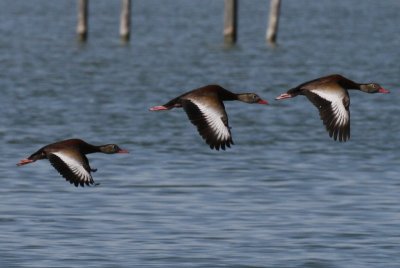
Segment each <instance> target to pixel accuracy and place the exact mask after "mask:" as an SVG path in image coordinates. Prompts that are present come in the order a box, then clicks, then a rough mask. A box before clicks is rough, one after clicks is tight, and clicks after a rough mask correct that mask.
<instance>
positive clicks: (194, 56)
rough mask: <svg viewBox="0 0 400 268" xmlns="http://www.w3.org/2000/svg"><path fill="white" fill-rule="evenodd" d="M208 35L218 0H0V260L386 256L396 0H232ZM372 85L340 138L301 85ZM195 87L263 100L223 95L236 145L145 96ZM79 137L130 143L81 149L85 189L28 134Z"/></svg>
mask: <svg viewBox="0 0 400 268" xmlns="http://www.w3.org/2000/svg"><path fill="white" fill-rule="evenodd" d="M239 4H240V6H239V31H238V43H237V45H236V46H234V47H231V48H229V47H226V46H224V45H223V38H222V22H223V18H222V10H223V1H183V0H182V1H181V0H180V1H175V0H174V1H172V0H168V1H161V0H151V1H150V0H146V1H133V7H132V10H133V15H132V28H133V29H132V40H131V43H130V44H129V45H126V46H124V45H121V44H120V42H119V37H118V27H119V22H118V19H119V10H120V1H90V20H89V27H90V29H89V40H88V43H87V44H86V45H80V44H78V43H77V42H76V39H75V26H76V1H67V0H64V1H13V0H2V1H1V2H0V36H1V38H0V92H1V99H0V111H1V116H0V142H1V148H2V149H1V155H2V158H1V160H2V161H1V162H0V170H1V188H0V266H1V267H305V268H308V267H311V268H312V267H346V268H347V267H351V268H365V267H374V268H376V267H382V268H383V267H385V268H388V267H389V268H390V267H400V254H399V252H400V181H399V180H400V176H399V175H400V165H399V164H400V153H399V149H400V140H399V132H400V126H399V125H400V124H399V112H400V109H399V107H400V106H399V101H400V97H399V86H400V76H399V74H400V63H399V62H400V49H399V48H400V31H399V25H400V16H399V10H400V1H397V0H386V1H373V0H369V1H356V0H351V1H348V0H340V1H329V0H322V1H306V0H298V1H286V0H285V1H283V3H282V17H281V20H280V25H279V35H278V43H279V45H278V46H277V47H276V48H271V47H269V46H267V45H266V44H265V41H264V38H265V37H264V36H265V29H266V22H267V16H268V6H269V2H268V1H240V3H239ZM330 73H341V74H343V75H345V76H347V77H349V78H351V79H353V80H355V81H360V82H369V81H376V82H379V83H380V84H381V85H382V86H383V87H385V88H387V89H389V90H391V94H389V95H384V94H374V95H372V94H371V95H370V94H363V93H361V92H351V93H350V96H351V116H352V121H351V130H352V133H351V135H352V136H351V140H350V141H349V142H347V143H339V142H334V141H333V140H332V139H330V138H329V136H328V133H327V132H326V131H325V129H324V126H323V124H322V122H321V121H320V119H319V115H318V112H317V110H316V109H315V107H313V106H312V104H311V103H310V102H309V101H308V100H307V99H306V98H304V97H301V96H300V97H297V98H295V99H292V100H286V101H282V102H277V101H274V97H276V96H277V95H279V94H280V93H282V92H284V91H286V90H287V89H289V88H291V87H293V86H295V85H297V84H299V83H301V82H304V81H307V80H309V79H313V78H316V77H319V76H322V75H326V74H330ZM210 83H218V84H221V85H222V86H224V87H226V88H228V89H230V90H232V91H235V92H243V91H244V92H246V91H254V92H256V93H259V94H260V95H261V96H262V97H263V98H265V99H267V100H269V101H270V105H269V106H262V105H247V104H244V103H239V102H231V103H227V104H226V108H227V112H228V114H229V118H230V124H231V126H232V133H233V139H234V141H235V145H234V146H233V147H232V148H231V149H229V150H227V151H225V152H224V151H220V152H217V151H212V150H210V149H209V148H208V146H207V145H206V144H205V143H204V142H203V140H202V139H201V138H200V136H199V135H198V134H197V131H196V129H195V128H194V127H193V126H192V125H191V123H190V122H189V121H188V120H187V117H186V115H185V114H184V112H183V111H182V110H178V109H176V110H171V111H168V112H149V111H148V108H149V107H151V106H153V105H160V104H163V103H165V102H166V101H168V100H169V99H171V98H173V97H175V96H177V95H178V94H181V93H182V92H184V91H188V90H191V89H193V88H196V87H200V86H203V85H206V84H210ZM72 137H79V138H82V139H84V140H86V141H88V142H90V143H94V144H104V143H117V144H119V145H120V146H121V147H123V148H126V149H128V150H130V151H131V154H129V155H102V154H93V155H89V159H90V161H91V165H92V166H93V167H95V168H98V172H96V173H94V179H95V181H96V182H98V183H100V185H99V186H97V187H91V188H87V187H85V188H75V187H73V186H72V185H70V184H69V183H67V182H66V181H65V180H64V179H63V178H62V177H61V176H59V174H58V173H57V172H56V171H55V170H54V169H53V168H52V167H51V165H50V164H49V163H48V161H38V162H36V163H34V164H31V165H27V166H23V167H16V166H15V164H16V163H17V162H18V161H19V160H20V159H22V158H25V157H27V156H28V155H30V154H31V153H33V152H34V151H36V150H37V149H38V148H40V147H41V146H43V145H45V144H48V143H51V142H54V141H57V140H62V139H66V138H72Z"/></svg>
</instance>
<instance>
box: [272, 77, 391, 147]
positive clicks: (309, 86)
mask: <svg viewBox="0 0 400 268" xmlns="http://www.w3.org/2000/svg"><path fill="white" fill-rule="evenodd" d="M349 89H356V90H361V91H363V92H366V93H389V91H388V90H386V89H384V88H383V87H381V86H380V85H379V84H377V83H367V84H359V83H356V82H353V81H351V80H349V79H347V78H346V77H343V76H341V75H339V74H333V75H328V76H325V77H321V78H317V79H315V80H311V81H308V82H305V83H303V84H301V85H298V86H297V87H295V88H292V89H290V90H288V91H287V92H286V93H283V94H281V95H280V96H278V97H277V98H276V100H282V99H287V98H293V97H296V96H297V95H305V96H306V97H307V98H308V99H309V100H310V101H311V102H312V103H313V104H314V105H315V106H316V107H317V108H318V110H319V114H320V117H321V120H322V121H323V122H324V125H325V127H326V129H327V131H329V136H330V137H333V139H334V140H337V139H339V141H343V142H345V141H347V140H348V139H350V110H349V106H350V97H349V93H348V91H347V90H349Z"/></svg>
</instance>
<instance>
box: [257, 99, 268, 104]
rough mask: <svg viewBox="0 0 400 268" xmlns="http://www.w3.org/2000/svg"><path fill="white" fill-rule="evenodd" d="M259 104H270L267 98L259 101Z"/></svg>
mask: <svg viewBox="0 0 400 268" xmlns="http://www.w3.org/2000/svg"><path fill="white" fill-rule="evenodd" d="M258 104H268V101H266V100H259V101H258Z"/></svg>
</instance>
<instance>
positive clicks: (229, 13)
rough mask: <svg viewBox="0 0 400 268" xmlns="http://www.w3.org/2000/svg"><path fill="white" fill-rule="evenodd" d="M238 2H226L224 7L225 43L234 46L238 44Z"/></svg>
mask: <svg viewBox="0 0 400 268" xmlns="http://www.w3.org/2000/svg"><path fill="white" fill-rule="evenodd" d="M237 9H238V1H237V0H225V5H224V42H225V43H228V44H233V43H235V42H236V33H237Z"/></svg>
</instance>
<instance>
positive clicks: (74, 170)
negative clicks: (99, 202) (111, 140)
mask: <svg viewBox="0 0 400 268" xmlns="http://www.w3.org/2000/svg"><path fill="white" fill-rule="evenodd" d="M91 153H105V154H115V153H128V151H127V150H123V149H121V148H119V147H118V145H116V144H106V145H100V146H95V145H91V144H89V143H86V142H85V141H83V140H80V139H69V140H63V141H58V142H55V143H52V144H49V145H46V146H44V147H42V148H40V149H39V150H38V151H37V152H35V153H34V154H32V155H31V156H29V157H28V158H26V159H22V160H21V161H20V162H19V163H18V164H17V166H22V165H26V164H30V163H33V162H35V161H36V160H41V159H45V158H47V159H48V160H49V161H50V163H51V165H52V166H53V167H54V168H55V169H56V170H57V171H58V172H59V173H60V174H61V175H62V176H63V177H64V178H65V179H66V180H67V181H69V182H70V183H71V184H72V183H73V184H74V185H75V186H79V185H80V186H85V185H88V186H89V185H91V184H93V183H94V181H93V178H92V175H91V172H95V171H96V170H97V169H92V168H91V167H90V165H89V160H88V159H87V157H86V154H91Z"/></svg>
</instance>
